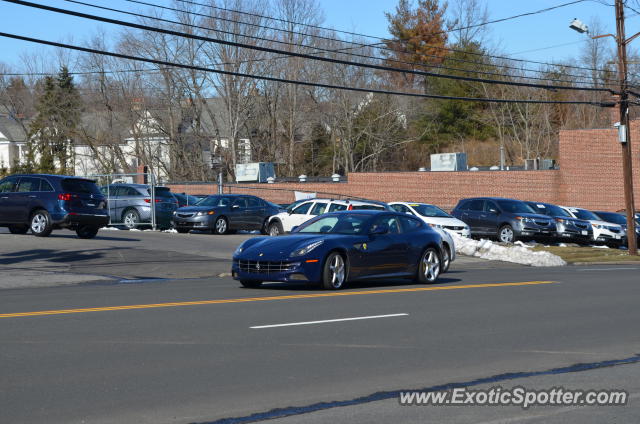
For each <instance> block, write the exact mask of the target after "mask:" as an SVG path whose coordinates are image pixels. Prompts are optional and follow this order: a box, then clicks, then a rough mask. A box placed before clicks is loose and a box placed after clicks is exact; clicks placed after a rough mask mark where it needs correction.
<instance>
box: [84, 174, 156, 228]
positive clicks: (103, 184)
mask: <svg viewBox="0 0 640 424" xmlns="http://www.w3.org/2000/svg"><path fill="white" fill-rule="evenodd" d="M83 178H88V179H90V180H95V181H96V184H97V185H98V187H99V188H100V191H102V192H103V194H104V195H105V196H106V197H107V208H108V209H109V217H110V225H124V214H123V213H118V208H117V207H116V206H114V204H115V201H116V199H117V197H116V196H115V194H114V193H112V192H111V186H112V185H114V184H140V183H142V184H146V185H147V186H149V195H150V202H149V203H150V212H151V217H150V221H149V222H142V221H141V222H140V224H141V225H150V226H151V228H152V229H153V230H155V229H157V222H158V221H157V216H156V199H155V196H156V186H157V183H156V178H155V176H154V175H153V173H150V172H145V173H131V174H93V175H85V176H83Z"/></svg>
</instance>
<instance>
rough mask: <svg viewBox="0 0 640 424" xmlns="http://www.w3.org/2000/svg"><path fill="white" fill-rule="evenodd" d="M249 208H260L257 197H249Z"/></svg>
mask: <svg viewBox="0 0 640 424" xmlns="http://www.w3.org/2000/svg"><path fill="white" fill-rule="evenodd" d="M246 199H247V207H249V208H257V207H259V206H260V202H258V199H256V198H255V197H247V198H246Z"/></svg>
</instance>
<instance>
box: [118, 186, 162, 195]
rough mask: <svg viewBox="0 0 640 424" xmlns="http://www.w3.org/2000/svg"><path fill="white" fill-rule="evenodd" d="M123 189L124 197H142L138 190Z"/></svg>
mask: <svg viewBox="0 0 640 424" xmlns="http://www.w3.org/2000/svg"><path fill="white" fill-rule="evenodd" d="M121 189H122V192H123V194H122V196H140V193H139V192H138V190H136V189H135V188H133V187H121ZM156 197H157V196H156Z"/></svg>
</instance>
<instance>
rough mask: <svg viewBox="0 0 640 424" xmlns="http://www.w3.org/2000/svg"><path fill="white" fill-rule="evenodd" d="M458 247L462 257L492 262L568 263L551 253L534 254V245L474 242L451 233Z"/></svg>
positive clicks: (457, 250)
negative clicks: (532, 248) (472, 257)
mask: <svg viewBox="0 0 640 424" xmlns="http://www.w3.org/2000/svg"><path fill="white" fill-rule="evenodd" d="M449 234H451V237H453V240H454V243H455V245H456V252H457V253H459V254H461V255H467V256H475V257H477V258H482V259H488V260H490V261H504V262H513V263H516V264H523V265H531V266H563V265H566V264H567V263H566V262H565V261H564V260H562V258H560V256H557V255H554V254H553V253H550V252H534V251H532V250H531V247H533V245H529V244H525V243H517V244H514V245H513V246H503V245H500V244H497V243H494V242H492V241H491V240H484V239H481V240H474V239H471V238H466V237H462V236H459V235H457V234H455V233H452V232H449Z"/></svg>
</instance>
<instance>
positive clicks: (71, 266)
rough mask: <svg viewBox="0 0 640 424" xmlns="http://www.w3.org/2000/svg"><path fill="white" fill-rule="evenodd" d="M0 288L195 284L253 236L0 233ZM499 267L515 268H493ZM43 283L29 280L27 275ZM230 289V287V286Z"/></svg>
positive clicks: (467, 260)
mask: <svg viewBox="0 0 640 424" xmlns="http://www.w3.org/2000/svg"><path fill="white" fill-rule="evenodd" d="M0 235H2V241H3V242H2V243H1V244H0V266H1V267H2V276H0V287H4V288H11V287H14V288H24V287H33V286H45V285H46V286H51V285H61V284H66V283H71V284H75V283H80V282H91V281H103V282H107V281H108V282H120V281H122V280H146V281H149V280H158V279H160V280H161V279H177V280H181V279H195V278H219V276H220V275H221V274H222V275H223V276H227V274H228V273H229V272H230V268H231V254H232V253H233V251H234V249H235V248H236V247H237V246H238V245H239V244H240V243H241V242H242V241H244V240H246V239H247V238H250V237H255V234H234V235H225V236H216V235H212V234H207V233H198V232H194V233H191V234H177V233H170V232H155V231H126V230H101V231H100V233H99V234H98V237H96V238H95V239H92V240H81V239H78V238H77V237H75V234H74V233H72V232H71V231H56V232H54V233H53V234H52V235H51V236H50V237H47V238H43V239H36V238H34V237H32V236H31V235H12V234H9V232H8V231H7V230H6V229H5V228H0ZM498 264H499V265H498V266H502V267H514V266H517V265H513V264H507V263H498ZM489 265H491V266H495V263H489V262H488V261H484V260H481V259H476V258H471V257H460V258H459V259H458V260H457V261H456V263H455V267H456V269H458V268H460V269H466V268H482V267H487V266H489ZM36 275H37V276H46V277H45V278H32V277H33V276H36ZM232 284H233V283H232Z"/></svg>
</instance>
